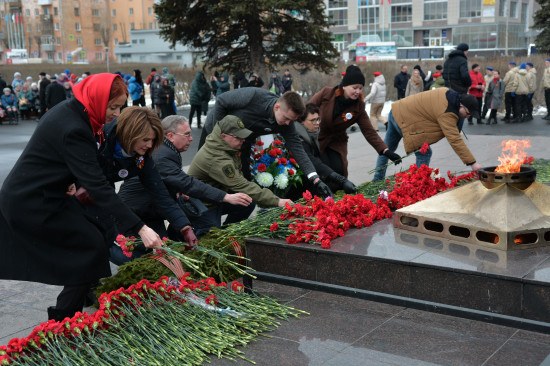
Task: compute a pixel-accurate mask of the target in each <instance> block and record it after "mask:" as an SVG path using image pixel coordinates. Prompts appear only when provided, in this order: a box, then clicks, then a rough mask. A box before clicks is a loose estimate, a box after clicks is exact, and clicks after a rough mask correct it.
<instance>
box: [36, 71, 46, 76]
mask: <svg viewBox="0 0 550 366" xmlns="http://www.w3.org/2000/svg"><path fill="white" fill-rule="evenodd" d="M38 75H41V76H46V73H45V72H44V71H42V72H41V73H40V74H38Z"/></svg>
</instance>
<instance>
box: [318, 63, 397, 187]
mask: <svg viewBox="0 0 550 366" xmlns="http://www.w3.org/2000/svg"><path fill="white" fill-rule="evenodd" d="M364 86H365V76H364V75H363V73H362V72H361V70H360V69H359V68H358V67H357V66H354V65H350V66H348V68H347V69H346V73H345V75H344V77H343V78H342V82H341V83H340V85H339V86H336V87H330V86H327V87H324V88H323V89H322V90H321V91H320V92H318V93H317V94H315V95H314V96H313V98H311V100H310V101H309V103H313V104H315V105H316V106H318V107H319V109H320V113H319V115H320V116H321V130H320V132H319V146H320V150H321V159H322V160H323V162H324V163H325V164H327V165H328V166H329V167H331V168H332V170H334V171H335V172H336V173H338V174H339V175H341V176H344V177H345V178H347V177H348V134H347V132H346V130H347V128H348V127H350V126H352V125H353V124H354V123H357V125H358V126H359V128H360V130H361V132H362V133H363V136H365V139H366V140H367V142H368V143H369V144H370V145H371V146H372V147H373V148H374V149H375V150H376V152H377V153H378V154H379V155H382V154H384V155H386V156H387V157H389V158H390V159H391V160H393V161H396V160H399V159H400V157H399V155H397V154H396V153H394V152H391V151H389V149H388V147H387V146H386V144H385V143H384V141H383V140H382V139H381V138H380V135H378V133H377V132H376V131H375V130H374V128H373V127H372V124H371V122H370V120H369V116H368V115H367V112H366V111H365V102H364V96H363V88H364Z"/></svg>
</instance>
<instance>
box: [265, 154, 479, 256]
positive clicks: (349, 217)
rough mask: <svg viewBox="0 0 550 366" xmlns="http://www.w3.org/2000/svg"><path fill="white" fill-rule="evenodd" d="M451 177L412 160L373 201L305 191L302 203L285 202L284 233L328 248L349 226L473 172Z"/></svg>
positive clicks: (426, 195)
mask: <svg viewBox="0 0 550 366" xmlns="http://www.w3.org/2000/svg"><path fill="white" fill-rule="evenodd" d="M448 177H449V179H450V181H447V180H446V179H445V178H441V177H439V170H438V169H432V168H430V167H428V166H425V165H422V166H421V167H420V168H418V167H417V166H416V165H415V164H413V165H411V166H410V168H409V170H407V171H406V172H403V173H398V174H396V179H395V182H394V183H393V184H392V183H391V182H390V181H389V180H388V181H386V182H387V184H388V187H387V191H381V192H380V196H379V197H378V199H377V202H376V204H374V203H373V202H372V201H371V200H370V199H367V198H365V197H364V196H363V194H356V195H344V196H343V199H342V200H340V201H334V200H333V199H332V198H328V199H326V200H323V199H321V198H319V197H312V195H311V193H309V192H306V193H304V195H303V197H304V199H305V201H306V202H305V204H304V205H302V204H295V205H293V206H291V205H289V204H287V206H286V207H285V212H284V213H283V214H282V215H281V216H280V220H281V221H285V220H290V221H291V223H290V224H289V225H288V228H289V229H290V230H291V231H292V234H290V235H289V236H287V237H286V241H287V243H289V244H295V243H300V242H303V243H309V242H317V243H321V246H322V247H323V248H330V246H331V240H332V239H335V238H337V237H340V236H344V233H345V232H346V231H347V230H349V229H350V228H354V227H355V228H362V227H367V226H371V225H372V224H373V223H374V221H375V220H382V219H384V218H390V217H392V216H393V214H392V212H391V210H392V209H398V208H401V207H405V206H408V205H411V204H413V203H415V202H418V201H422V200H424V199H426V198H429V197H431V196H433V195H435V194H437V193H439V192H442V191H445V190H447V189H450V188H454V187H456V186H457V185H459V184H461V183H464V182H468V181H471V180H473V179H474V178H475V173H474V172H472V173H469V174H464V175H459V176H453V175H452V174H451V173H450V172H448ZM280 225H282V223H279V222H275V223H273V224H272V225H271V227H270V230H271V231H277V230H279V226H280Z"/></svg>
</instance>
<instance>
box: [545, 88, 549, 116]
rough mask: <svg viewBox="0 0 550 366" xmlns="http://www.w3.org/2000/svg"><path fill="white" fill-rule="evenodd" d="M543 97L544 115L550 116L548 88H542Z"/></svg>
mask: <svg viewBox="0 0 550 366" xmlns="http://www.w3.org/2000/svg"><path fill="white" fill-rule="evenodd" d="M544 99H545V101H546V109H547V112H546V115H547V116H550V88H548V89H544Z"/></svg>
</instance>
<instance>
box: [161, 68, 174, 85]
mask: <svg viewBox="0 0 550 366" xmlns="http://www.w3.org/2000/svg"><path fill="white" fill-rule="evenodd" d="M161 76H162V77H163V78H165V79H167V80H168V84H170V86H171V87H172V89H173V88H175V87H176V78H175V77H174V75H172V74H170V73H169V72H168V68H167V67H164V68H163V69H162V75H161Z"/></svg>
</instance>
